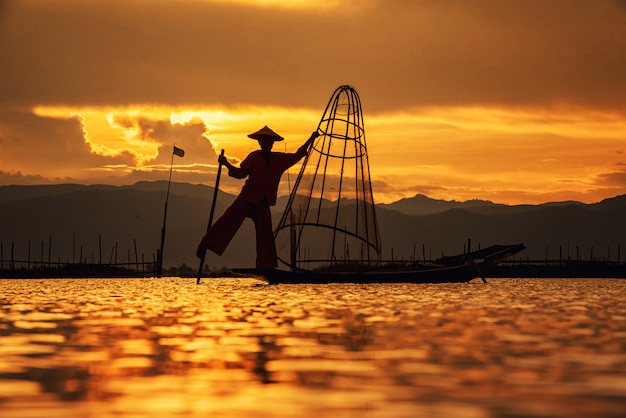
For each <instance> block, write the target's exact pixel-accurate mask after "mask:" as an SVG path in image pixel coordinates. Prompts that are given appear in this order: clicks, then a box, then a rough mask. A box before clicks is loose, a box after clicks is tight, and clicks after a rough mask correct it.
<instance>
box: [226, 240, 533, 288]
mask: <svg viewBox="0 0 626 418" xmlns="http://www.w3.org/2000/svg"><path fill="white" fill-rule="evenodd" d="M524 248H525V247H524V245H523V244H513V245H493V246H491V247H488V248H483V249H481V250H476V251H472V252H470V253H468V254H459V255H456V256H448V257H443V258H440V259H437V260H435V261H433V262H432V263H410V264H406V265H398V264H393V265H390V266H388V267H385V266H381V267H373V268H367V269H359V268H352V269H349V271H346V270H348V269H345V268H341V267H339V268H337V269H335V270H333V269H332V268H329V269H328V270H321V269H320V270H294V271H287V270H279V269H276V270H257V269H245V268H243V269H233V271H234V272H236V273H239V274H241V275H245V276H251V277H256V278H259V279H262V280H266V281H267V282H269V283H272V284H278V283H286V284H288V283H293V284H296V283H456V282H468V281H470V280H472V279H474V278H477V277H480V278H484V276H483V273H482V270H483V269H484V268H487V267H491V266H494V265H496V264H498V263H499V262H501V261H502V260H504V259H505V258H507V257H509V256H512V255H514V254H517V253H518V252H520V251H522V250H523V249H524Z"/></svg>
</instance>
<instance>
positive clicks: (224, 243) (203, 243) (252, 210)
mask: <svg viewBox="0 0 626 418" xmlns="http://www.w3.org/2000/svg"><path fill="white" fill-rule="evenodd" d="M318 136H319V133H318V132H317V131H315V132H313V133H311V136H310V137H309V139H307V141H306V142H305V143H304V144H303V145H302V146H301V147H300V148H298V150H297V151H296V152H295V153H293V154H289V153H283V152H272V147H273V146H274V142H276V141H282V140H283V137H282V136H280V135H278V134H277V133H276V132H274V131H273V130H271V129H270V128H268V127H267V125H266V126H264V127H263V128H261V129H260V130H258V131H257V132H254V133H251V134H250V135H248V137H249V138H252V139H256V140H257V141H258V142H259V146H260V148H261V149H260V150H257V151H253V152H251V153H250V154H248V156H247V157H246V158H245V159H244V160H243V161H242V162H241V164H240V165H239V167H235V166H234V165H232V164H231V163H230V162H228V160H227V159H226V157H225V156H223V155H221V156H220V157H219V159H218V160H219V162H220V163H221V164H223V165H225V166H226V167H227V168H228V175H229V176H230V177H234V178H236V179H243V178H246V177H248V179H247V180H246V182H245V184H244V185H243V187H242V189H241V192H240V193H239V196H238V197H237V198H236V199H235V201H234V202H233V203H232V205H230V207H229V208H228V209H226V211H225V212H224V214H223V215H222V216H221V217H220V218H219V219H218V220H217V221H216V222H215V223H214V224H213V226H211V228H210V229H209V230H208V231H207V233H206V234H205V235H204V236H203V237H202V239H201V240H200V244H198V250H197V251H196V255H197V256H198V258H202V257H203V256H204V252H205V250H211V251H213V252H214V253H215V254H217V255H222V253H223V252H224V251H225V250H226V247H228V244H230V241H231V240H232V239H233V237H234V236H235V234H236V233H237V231H238V230H239V228H240V227H241V224H242V223H243V221H244V219H245V218H251V219H252V221H253V222H254V227H255V231H256V268H257V269H263V270H265V269H274V268H276V267H277V266H278V257H277V255H276V242H275V241H274V232H273V230H272V216H271V213H270V206H274V205H275V204H276V195H277V193H278V183H279V182H280V177H281V176H282V174H283V173H284V172H285V171H286V170H287V169H288V168H289V167H291V166H293V165H294V164H296V163H297V162H298V161H300V160H301V159H302V157H304V156H305V155H306V154H307V152H308V150H309V148H310V147H311V145H312V144H313V141H314V140H315V138H317V137H318Z"/></svg>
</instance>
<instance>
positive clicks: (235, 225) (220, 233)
mask: <svg viewBox="0 0 626 418" xmlns="http://www.w3.org/2000/svg"><path fill="white" fill-rule="evenodd" d="M251 208H252V205H251V204H250V203H248V202H246V201H245V200H243V199H236V200H235V201H234V202H233V204H232V205H230V207H229V208H228V209H226V212H224V214H223V215H222V216H221V217H220V218H219V219H218V220H217V221H216V222H215V223H214V224H213V225H212V226H211V228H210V229H209V230H208V231H207V233H206V234H205V235H204V237H202V240H200V244H199V245H198V251H197V252H196V255H197V256H198V257H201V255H202V252H203V251H204V250H205V249H207V250H211V251H213V252H214V253H215V254H217V255H222V253H224V251H225V250H226V247H228V244H230V241H231V240H232V239H233V237H234V236H235V234H236V233H237V231H238V230H239V228H240V227H241V224H242V223H243V221H244V219H246V217H247V216H248V214H249V213H250V210H251Z"/></svg>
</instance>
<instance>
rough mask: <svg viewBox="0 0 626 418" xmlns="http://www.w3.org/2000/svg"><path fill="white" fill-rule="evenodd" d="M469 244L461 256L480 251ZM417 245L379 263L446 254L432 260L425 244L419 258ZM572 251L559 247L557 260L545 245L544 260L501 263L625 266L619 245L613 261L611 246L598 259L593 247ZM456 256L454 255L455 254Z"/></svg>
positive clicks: (416, 260)
mask: <svg viewBox="0 0 626 418" xmlns="http://www.w3.org/2000/svg"><path fill="white" fill-rule="evenodd" d="M470 245H471V244H470V243H468V244H463V254H467V253H470V252H472V251H475V250H477V249H478V250H480V249H481V244H480V243H478V248H469V246H470ZM417 248H418V247H417V243H413V249H412V253H411V255H410V256H408V257H404V256H400V257H397V256H396V255H395V254H394V248H393V247H391V248H390V249H389V251H390V252H389V255H390V258H384V257H383V258H382V259H381V262H382V263H391V264H397V263H399V264H402V263H419V262H423V263H431V262H433V261H435V259H436V258H439V257H441V258H444V257H445V256H446V254H444V251H441V254H439V257H437V256H436V257H435V258H433V249H432V247H428V254H427V251H426V244H422V248H421V250H422V251H421V257H420V254H418V252H417ZM573 249H574V251H572V246H570V244H569V243H568V244H567V246H566V254H565V256H564V254H563V245H562V244H561V245H559V255H558V258H550V255H549V246H547V245H546V248H545V256H544V258H529V257H524V256H523V255H522V256H521V257H520V256H511V257H510V258H508V259H506V260H504V261H502V262H501V263H502V264H507V263H508V264H537V265H565V264H576V263H578V264H589V263H596V264H610V265H620V264H626V257H623V259H622V247H621V245H618V246H617V254H616V258H615V259H613V258H612V254H613V252H612V248H611V246H607V252H606V257H598V256H597V253H596V252H594V246H591V247H590V248H589V256H588V257H585V256H584V255H583V253H582V251H581V248H580V246H578V245H576V246H574V247H573ZM572 252H574V256H572ZM455 255H456V253H455Z"/></svg>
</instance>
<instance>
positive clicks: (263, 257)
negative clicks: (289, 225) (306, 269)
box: [252, 203, 278, 269]
mask: <svg viewBox="0 0 626 418" xmlns="http://www.w3.org/2000/svg"><path fill="white" fill-rule="evenodd" d="M252 220H253V221H254V227H255V231H256V267H257V268H258V269H273V268H276V267H277V266H278V257H277V256H276V242H275V240H274V231H272V214H271V212H270V208H269V206H268V205H267V203H261V204H260V205H258V206H257V207H256V208H255V209H254V211H253V213H252Z"/></svg>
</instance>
